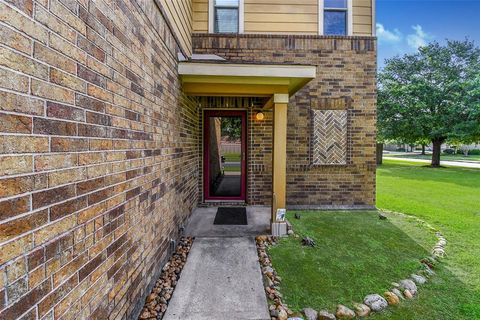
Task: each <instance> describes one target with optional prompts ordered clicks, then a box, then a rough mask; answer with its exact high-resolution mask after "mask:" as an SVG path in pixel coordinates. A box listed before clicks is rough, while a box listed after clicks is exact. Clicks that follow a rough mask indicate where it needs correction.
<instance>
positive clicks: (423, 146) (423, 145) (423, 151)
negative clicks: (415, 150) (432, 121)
mask: <svg viewBox="0 0 480 320" xmlns="http://www.w3.org/2000/svg"><path fill="white" fill-rule="evenodd" d="M422 155H423V156H424V155H425V144H423V143H422Z"/></svg>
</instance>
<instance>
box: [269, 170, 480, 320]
mask: <svg viewBox="0 0 480 320" xmlns="http://www.w3.org/2000/svg"><path fill="white" fill-rule="evenodd" d="M377 206H378V207H379V208H384V209H388V210H393V211H399V212H404V213H407V214H411V215H413V216H417V217H419V218H421V219H424V220H425V221H427V222H428V223H429V224H431V225H432V226H434V227H436V228H438V229H440V230H441V231H442V232H443V233H444V235H445V236H446V237H447V239H448V240H449V243H448V246H447V254H448V257H447V258H446V259H444V260H443V263H442V264H440V265H439V267H438V268H437V270H436V271H437V276H436V277H434V278H433V279H432V280H431V281H429V283H428V284H427V285H424V286H422V288H421V290H420V293H419V296H418V297H417V298H416V299H414V300H413V301H409V302H404V303H402V304H401V305H400V306H398V307H392V308H389V309H388V310H387V311H386V312H384V313H382V314H378V315H375V316H374V317H373V318H374V319H399V320H400V319H422V320H423V319H432V320H434V319H435V320H438V319H480V170H478V169H466V168H440V169H432V168H428V167H424V166H422V164H412V163H402V162H400V161H385V164H384V165H382V166H381V167H380V168H379V169H378V171H377ZM292 214H293V212H290V213H289V215H290V216H289V217H290V219H289V220H290V221H291V222H292V223H293V224H294V229H295V230H296V231H297V232H298V233H299V234H301V235H309V236H312V237H313V238H315V240H317V244H318V246H317V248H314V249H312V248H303V247H301V246H300V245H299V239H295V238H292V237H289V238H288V239H284V240H282V241H281V243H280V245H279V246H276V247H273V248H272V249H271V250H270V253H271V255H272V261H273V264H274V267H275V268H276V269H277V271H278V272H279V274H280V276H281V277H282V279H283V281H282V289H281V291H282V293H283V295H284V297H285V300H286V303H287V304H289V305H290V306H291V307H292V308H293V309H296V310H298V309H299V308H303V307H306V306H310V307H313V308H317V309H322V308H329V309H331V310H332V311H333V310H334V307H335V304H336V303H345V304H346V305H351V302H353V301H361V299H362V298H363V296H364V295H365V294H367V293H370V291H372V290H373V291H376V292H378V293H382V292H383V290H384V289H386V288H388V287H389V283H390V281H393V280H399V279H400V278H402V277H405V276H408V275H409V274H410V272H411V271H415V270H416V269H418V266H417V259H418V257H420V256H422V255H425V254H426V253H427V251H429V250H430V248H431V246H432V243H433V242H432V241H433V240H432V238H431V237H432V235H431V233H430V232H428V231H426V230H425V229H424V228H423V227H420V226H417V225H416V224H415V223H411V222H408V221H406V220H405V219H403V218H400V217H398V216H396V215H393V216H390V217H389V219H388V220H387V221H380V220H378V218H376V215H375V213H372V212H357V213H345V212H319V211H310V212H303V213H302V219H300V220H296V219H292V217H291V215H292Z"/></svg>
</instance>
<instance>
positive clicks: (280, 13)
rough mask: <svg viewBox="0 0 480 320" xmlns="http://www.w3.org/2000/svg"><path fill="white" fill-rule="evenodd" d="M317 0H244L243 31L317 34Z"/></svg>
mask: <svg viewBox="0 0 480 320" xmlns="http://www.w3.org/2000/svg"><path fill="white" fill-rule="evenodd" d="M317 12H318V0H295V1H292V0H245V33H274V34H275V33H276V34H279V33H283V34H285V33H300V34H318V14H317Z"/></svg>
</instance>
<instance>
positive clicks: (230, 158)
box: [223, 152, 240, 162]
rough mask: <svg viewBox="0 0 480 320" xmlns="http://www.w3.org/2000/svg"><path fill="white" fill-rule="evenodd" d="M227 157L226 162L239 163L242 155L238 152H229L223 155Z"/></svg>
mask: <svg viewBox="0 0 480 320" xmlns="http://www.w3.org/2000/svg"><path fill="white" fill-rule="evenodd" d="M223 156H224V157H225V161H226V162H239V161H240V153H237V152H227V153H225V154H223Z"/></svg>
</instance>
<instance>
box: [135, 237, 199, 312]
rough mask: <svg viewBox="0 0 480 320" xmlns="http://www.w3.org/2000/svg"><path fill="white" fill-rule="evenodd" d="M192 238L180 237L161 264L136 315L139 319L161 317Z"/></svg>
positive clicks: (183, 263)
mask: <svg viewBox="0 0 480 320" xmlns="http://www.w3.org/2000/svg"><path fill="white" fill-rule="evenodd" d="M194 239H195V238H193V237H181V238H180V241H179V242H178V245H177V249H176V250H175V252H174V253H173V254H172V257H171V258H170V259H169V260H168V262H167V263H165V265H164V266H163V268H162V273H161V274H160V277H159V279H158V280H157V281H156V282H155V285H154V286H153V289H152V291H151V293H150V294H149V295H148V296H147V298H146V299H145V305H144V306H143V308H142V311H141V312H140V315H139V317H138V319H139V320H147V319H148V320H154V319H155V320H160V319H162V318H163V315H164V314H165V312H166V310H167V306H168V302H169V301H170V299H171V297H172V295H173V290H174V289H175V287H176V285H177V282H178V279H179V278H180V273H181V272H182V269H183V267H184V266H185V263H186V261H187V257H188V253H189V252H190V249H191V248H192V244H193V240H194Z"/></svg>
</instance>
